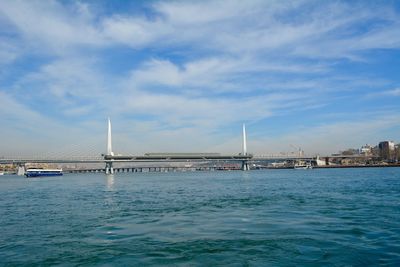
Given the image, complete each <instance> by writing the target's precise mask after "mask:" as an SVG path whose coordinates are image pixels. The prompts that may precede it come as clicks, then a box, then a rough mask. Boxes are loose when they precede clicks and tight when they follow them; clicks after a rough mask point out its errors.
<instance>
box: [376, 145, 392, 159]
mask: <svg viewBox="0 0 400 267" xmlns="http://www.w3.org/2000/svg"><path fill="white" fill-rule="evenodd" d="M378 147H379V156H380V157H381V158H382V159H383V160H389V161H392V160H395V157H396V151H395V145H394V142H393V141H383V142H380V143H379V145H378Z"/></svg>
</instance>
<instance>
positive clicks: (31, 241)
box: [0, 168, 400, 266]
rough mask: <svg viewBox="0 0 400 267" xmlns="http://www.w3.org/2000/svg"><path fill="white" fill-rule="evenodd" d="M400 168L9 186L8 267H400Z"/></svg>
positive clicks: (1, 244)
mask: <svg viewBox="0 0 400 267" xmlns="http://www.w3.org/2000/svg"><path fill="white" fill-rule="evenodd" d="M399 204H400V168H371V169H370V168H368V169H337V170H336V169H327V170H320V169H314V170H265V171H250V172H242V171H232V172H187V173H122V174H115V175H114V176H106V175H104V174H76V175H75V174H68V175H64V176H63V177H47V178H31V179H27V178H23V177H16V176H2V177H0V229H1V232H0V265H1V266H4V265H5V266H8V265H9V266H21V265H26V266H28V265H41V266H50V265H51V266H53V265H66V266H69V265H81V266H92V265H100V266H101V265H103V266H146V265H170V266H188V265H190V266H216V265H225V266H304V265H306V266H321V265H322V266H365V265H371V266H376V265H384V266H385V265H386V266H400V205H399Z"/></svg>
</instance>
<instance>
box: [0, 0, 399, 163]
mask: <svg viewBox="0 0 400 267" xmlns="http://www.w3.org/2000/svg"><path fill="white" fill-rule="evenodd" d="M399 100H400V3H399V2H398V1H395V0H393V1H389V0H388V1H338V0H335V1H312V0H311V1H308V0H304V1H303V0H297V1H291V0H285V1H272V0H260V1H258V0H254V1H253V0H249V1H241V0H237V1H236V0H229V1H226V0H225V1H105V0H104V1H94V0H92V1H66V0H65V1H64V0H63V1H56V0H54V1H46V0H40V1H35V0H33V1H28V0H26V1H19V0H12V1H11V0H0V125H1V130H0V156H28V155H29V156H46V155H47V156H53V157H55V156H60V157H61V156H64V157H67V156H92V155H96V156H98V155H100V154H101V153H105V151H106V140H107V137H106V135H107V118H108V117H110V119H111V122H112V133H113V151H114V153H115V154H118V153H120V154H134V155H141V154H143V153H146V152H220V153H224V154H225V153H239V152H241V132H242V124H243V123H245V124H246V129H247V135H248V136H247V138H248V144H247V147H248V152H249V153H252V154H255V155H271V154H278V153H289V152H292V151H295V150H296V149H297V148H298V147H301V149H303V150H304V151H305V154H307V155H315V154H320V155H327V154H331V153H335V152H338V151H341V150H345V149H347V148H359V147H361V146H362V145H364V144H366V143H368V144H372V145H376V144H377V143H378V142H379V141H383V140H393V141H395V142H397V143H399V142H400V105H399Z"/></svg>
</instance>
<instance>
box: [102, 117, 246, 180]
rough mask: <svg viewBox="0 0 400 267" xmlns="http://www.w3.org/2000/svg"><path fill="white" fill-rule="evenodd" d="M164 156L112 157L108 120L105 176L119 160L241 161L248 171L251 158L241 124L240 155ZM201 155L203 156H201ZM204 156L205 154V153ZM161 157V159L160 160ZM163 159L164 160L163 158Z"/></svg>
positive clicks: (175, 154) (191, 154) (190, 154)
mask: <svg viewBox="0 0 400 267" xmlns="http://www.w3.org/2000/svg"><path fill="white" fill-rule="evenodd" d="M161 154H163V153H161ZM164 154H166V155H162V156H160V155H156V156H151V155H145V156H122V155H118V156H114V152H113V151H112V139H111V121H110V118H108V131H107V153H106V154H105V155H103V156H104V159H105V163H106V169H105V172H106V174H113V173H114V168H113V162H114V161H115V160H116V161H121V160H131V161H135V160H153V161H161V160H163V161H173V160H188V161H189V160H235V161H241V162H242V170H243V171H248V170H250V166H249V163H248V161H249V159H251V158H252V157H253V156H252V155H251V154H248V153H247V137H246V126H245V124H243V132H242V153H239V154H238V155H219V153H214V154H217V155H211V154H213V153H211V154H210V155H204V153H181V154H182V155H179V154H180V153H171V154H170V155H169V154H168V153H164ZM202 154H203V155H202ZM205 154H206V153H205ZM160 157H161V158H160ZM164 157H165V158H164Z"/></svg>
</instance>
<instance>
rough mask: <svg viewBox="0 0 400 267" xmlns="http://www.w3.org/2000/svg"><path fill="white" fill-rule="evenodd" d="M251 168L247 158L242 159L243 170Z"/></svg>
mask: <svg viewBox="0 0 400 267" xmlns="http://www.w3.org/2000/svg"><path fill="white" fill-rule="evenodd" d="M249 170H250V166H249V162H248V161H247V160H243V161H242V171H249Z"/></svg>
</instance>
